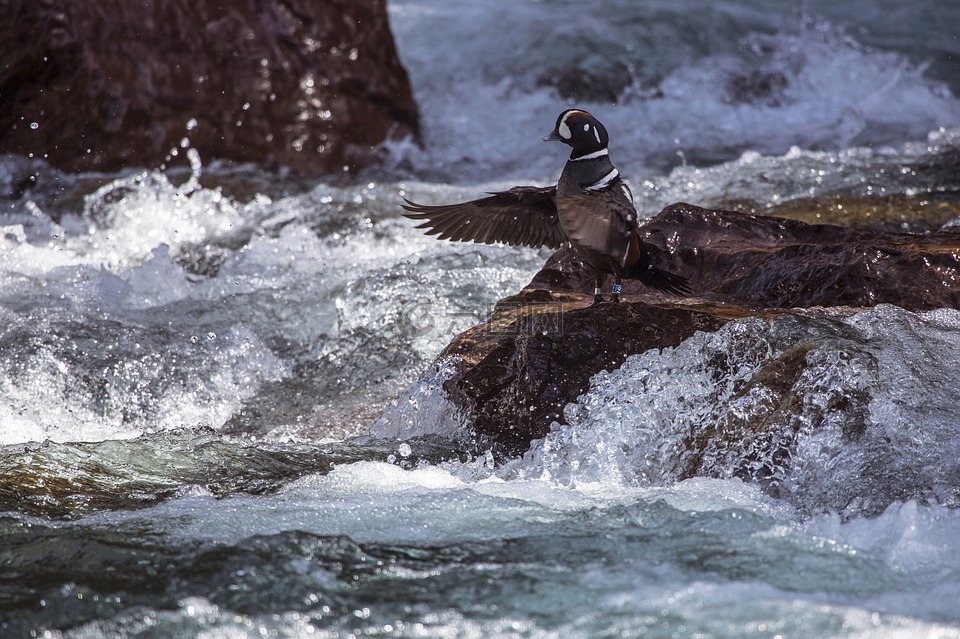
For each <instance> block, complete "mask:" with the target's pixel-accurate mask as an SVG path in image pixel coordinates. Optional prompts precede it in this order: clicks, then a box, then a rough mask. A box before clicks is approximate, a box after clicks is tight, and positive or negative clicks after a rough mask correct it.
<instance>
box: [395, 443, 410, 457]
mask: <svg viewBox="0 0 960 639" xmlns="http://www.w3.org/2000/svg"><path fill="white" fill-rule="evenodd" d="M397 452H398V453H400V456H401V457H409V456H410V455H411V454H412V453H413V449H412V448H411V447H410V444H408V443H407V442H403V443H402V444H400V447H399V448H398V449H397Z"/></svg>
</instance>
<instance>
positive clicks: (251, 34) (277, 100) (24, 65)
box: [0, 0, 418, 174]
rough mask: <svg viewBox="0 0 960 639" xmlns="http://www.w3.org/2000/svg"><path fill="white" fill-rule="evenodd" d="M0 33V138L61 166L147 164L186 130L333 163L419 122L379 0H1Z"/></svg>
mask: <svg viewBox="0 0 960 639" xmlns="http://www.w3.org/2000/svg"><path fill="white" fill-rule="evenodd" d="M0 43H2V44H0V151H5V152H10V153H14V154H18V155H23V156H28V157H32V158H42V159H45V160H47V161H48V162H49V163H50V164H52V165H53V166H55V167H58V168H61V169H64V170H69V171H82V170H116V169H119V168H122V167H127V166H156V165H158V164H161V163H163V162H164V161H165V159H166V158H167V157H168V155H169V154H170V152H171V150H173V149H180V148H181V146H182V143H181V141H182V140H184V139H188V140H189V145H190V146H192V147H193V148H195V149H197V150H198V151H199V152H200V155H201V157H202V158H203V159H204V160H208V159H213V158H223V159H229V160H236V161H251V162H256V163H259V164H261V165H267V166H271V167H280V166H285V167H290V168H292V169H294V170H296V171H298V172H301V173H305V174H319V173H328V172H339V171H342V170H344V168H345V167H347V168H349V169H356V168H359V167H363V166H367V165H369V164H371V163H373V162H375V161H376V160H377V158H378V151H377V146H378V145H379V144H380V143H381V142H383V141H384V140H387V139H399V138H401V137H403V136H409V135H415V134H416V132H417V128H418V121H417V110H416V105H415V103H414V100H413V96H412V93H411V90H410V85H409V82H408V78H407V75H406V72H405V71H404V69H403V68H402V66H401V65H400V62H399V59H398V57H397V53H396V49H395V47H394V44H393V38H392V36H391V34H390V30H389V25H388V23H387V14H386V6H385V3H384V2H383V0H361V1H359V2H351V3H327V2H309V1H308V0H283V1H281V0H268V1H267V2H259V1H254V0H241V1H239V2H233V3H221V2H213V1H212V0H198V1H197V2H155V1H153V0H150V1H147V2H137V3H129V2H123V1H121V0H109V1H107V2H95V3H76V2H63V1H61V0H14V1H13V2H5V3H2V4H0ZM181 152H182V149H181Z"/></svg>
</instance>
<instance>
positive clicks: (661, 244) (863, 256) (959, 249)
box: [529, 204, 960, 310]
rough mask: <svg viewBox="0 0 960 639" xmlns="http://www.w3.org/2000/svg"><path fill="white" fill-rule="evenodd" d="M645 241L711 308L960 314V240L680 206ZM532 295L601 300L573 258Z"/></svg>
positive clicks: (560, 262)
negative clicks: (891, 307)
mask: <svg viewBox="0 0 960 639" xmlns="http://www.w3.org/2000/svg"><path fill="white" fill-rule="evenodd" d="M643 237H644V241H645V242H647V244H648V245H650V246H651V247H652V252H653V253H654V256H655V258H656V263H657V264H658V265H659V266H661V267H662V268H665V269H667V270H668V271H673V272H675V273H679V274H681V275H683V276H684V277H686V278H687V279H689V280H690V282H691V284H692V285H693V288H694V291H695V293H696V295H697V296H698V297H703V298H706V299H711V300H715V301H722V302H724V303H732V304H742V305H743V304H745V305H748V306H754V307H758V308H795V307H799V308H807V307H811V306H855V307H865V306H875V305H877V304H884V303H886V304H895V305H896V306H900V307H902V308H906V309H908V310H929V309H934V308H944V307H946V308H960V281H958V278H960V232H946V231H944V232H938V233H929V234H911V233H891V232H886V231H877V230H869V229H856V228H848V227H842V226H833V225H828V224H807V223H804V222H800V221H797V220H789V219H783V218H778V217H766V216H756V215H747V214H744V213H734V212H730V211H717V210H710V209H703V208H700V207H697V206H693V205H690V204H674V205H671V206H669V207H667V208H666V209H664V210H663V211H662V212H661V213H660V214H659V215H658V216H657V217H655V218H653V219H652V220H651V221H650V222H649V223H648V224H646V225H645V226H644V235H643ZM529 287H530V288H547V289H550V290H553V291H575V292H579V293H589V292H592V291H593V284H592V281H591V280H590V278H589V277H588V276H587V273H586V272H585V269H583V267H582V266H581V265H580V263H579V260H578V259H577V258H576V255H574V254H573V253H572V251H560V252H558V253H556V254H555V255H554V256H552V257H551V258H550V260H549V261H548V262H547V264H546V265H545V266H544V268H543V270H541V271H540V272H539V273H538V274H537V275H536V276H535V277H534V278H533V281H532V282H531V283H530V285H529ZM624 291H625V292H626V294H628V295H647V294H650V290H649V289H647V288H646V287H644V285H643V284H640V283H639V282H625V283H624Z"/></svg>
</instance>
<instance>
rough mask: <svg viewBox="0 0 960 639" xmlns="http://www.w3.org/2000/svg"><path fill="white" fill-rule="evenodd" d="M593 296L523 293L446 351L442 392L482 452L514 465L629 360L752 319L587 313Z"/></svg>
mask: <svg viewBox="0 0 960 639" xmlns="http://www.w3.org/2000/svg"><path fill="white" fill-rule="evenodd" d="M592 302H593V296H592V294H591V295H587V294H580V293H551V292H550V291H546V290H542V289H539V290H529V289H527V290H524V291H523V292H521V293H520V294H519V295H515V296H513V297H508V298H506V299H504V300H502V301H501V302H500V303H499V304H498V305H497V307H496V309H495V311H494V313H493V316H492V317H491V319H490V320H489V321H488V322H485V323H483V324H481V325H479V326H476V327H474V328H472V329H470V330H468V331H466V332H464V333H462V334H461V335H459V336H458V337H457V338H456V339H454V341H453V342H452V343H451V344H450V345H449V346H447V348H446V349H445V350H444V352H443V353H442V354H441V356H440V357H441V359H443V358H447V357H450V356H456V361H457V362H458V368H459V370H458V372H457V373H456V374H454V375H453V376H452V377H451V378H450V379H449V380H447V381H446V382H445V383H444V389H445V390H446V391H447V394H448V396H449V397H450V399H451V400H452V401H453V402H454V403H455V404H457V405H458V406H459V407H461V408H462V409H465V411H466V412H467V413H468V414H470V415H471V416H472V418H473V429H474V431H475V433H476V434H477V436H478V439H479V443H480V445H481V446H482V447H492V448H493V449H494V450H495V451H497V452H498V453H503V454H507V455H514V454H518V453H521V452H523V451H524V450H526V448H527V447H528V446H529V444H530V441H531V440H533V439H537V438H540V437H543V436H544V435H546V433H547V432H548V431H549V428H550V424H551V423H552V422H554V421H560V422H562V421H563V407H564V406H565V405H566V404H568V403H569V402H571V401H573V400H575V399H576V398H577V396H579V395H580V394H581V393H583V392H584V391H585V390H586V389H587V388H588V387H589V384H590V377H591V376H593V375H595V374H596V373H599V372H600V371H602V370H613V369H615V368H617V367H618V366H620V365H621V364H622V363H623V360H624V359H626V358H627V357H628V356H630V355H634V354H636V353H641V352H643V351H646V350H649V349H651V348H663V347H666V346H676V345H677V344H679V343H680V342H682V341H683V340H685V339H686V338H688V337H690V336H691V335H693V333H694V332H695V331H698V330H701V331H713V330H716V329H717V328H719V327H720V326H721V325H723V324H724V323H725V322H727V321H729V319H732V318H735V317H740V316H743V315H744V314H747V313H752V312H754V311H746V310H744V309H740V308H725V307H722V306H718V305H712V304H696V303H692V304H689V305H682V304H676V303H667V302H664V303H657V302H652V303H650V302H645V301H628V302H625V303H621V304H606V305H602V306H599V307H595V308H591V307H590V305H591V304H592Z"/></svg>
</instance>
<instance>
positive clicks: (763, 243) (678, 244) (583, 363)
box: [441, 204, 960, 476]
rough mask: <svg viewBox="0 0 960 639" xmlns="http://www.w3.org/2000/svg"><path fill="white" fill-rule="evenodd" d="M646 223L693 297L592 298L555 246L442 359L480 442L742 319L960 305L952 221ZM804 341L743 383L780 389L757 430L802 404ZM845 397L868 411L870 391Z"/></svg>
mask: <svg viewBox="0 0 960 639" xmlns="http://www.w3.org/2000/svg"><path fill="white" fill-rule="evenodd" d="M644 232H645V238H644V239H645V241H646V242H647V243H648V244H649V245H650V247H651V250H652V251H653V252H654V254H655V259H656V261H657V264H658V265H659V266H661V267H662V268H665V269H667V270H669V271H672V272H675V273H678V274H681V275H683V276H684V277H686V278H688V279H689V280H690V282H691V284H692V286H693V288H694V291H695V295H694V297H692V298H689V299H678V298H668V297H664V296H662V295H658V294H651V292H650V291H648V290H646V289H645V288H644V287H643V285H642V284H640V283H639V282H627V283H625V285H624V293H625V297H626V301H625V302H623V303H621V304H609V303H607V304H603V305H600V306H595V307H591V306H590V303H591V301H592V291H593V284H592V281H591V278H590V277H589V275H588V273H587V271H586V269H585V268H584V267H583V266H582V265H581V264H580V263H579V260H578V259H577V257H576V255H575V254H574V253H572V252H571V251H559V252H557V253H556V254H554V255H553V256H552V257H551V258H550V260H549V261H548V262H547V264H546V265H545V266H544V268H543V269H542V270H541V271H540V272H539V273H537V275H536V276H535V277H534V278H533V281H532V282H531V283H530V285H529V286H528V287H527V288H525V289H524V291H522V292H521V293H520V294H518V295H516V296H513V297H509V298H506V299H504V300H502V301H501V302H500V303H499V304H498V305H497V307H496V309H495V310H494V312H493V315H492V317H491V318H490V319H489V321H487V322H485V323H483V324H480V325H478V326H476V327H474V328H472V329H470V330H468V331H466V332H464V333H463V334H461V335H459V336H457V337H456V338H455V339H454V340H453V342H452V343H451V344H450V345H448V346H447V348H446V350H445V351H444V352H443V353H442V355H441V359H443V360H444V361H448V362H449V361H453V362H456V364H455V372H454V374H453V375H452V377H450V378H449V379H448V380H447V381H446V382H445V384H444V388H445V390H446V392H447V394H448V396H449V398H450V399H451V400H452V401H453V402H454V403H455V404H456V405H457V406H458V407H459V408H460V409H461V410H463V411H464V412H465V413H466V414H468V415H469V416H470V417H471V420H472V421H471V423H472V429H473V432H474V433H475V435H476V436H477V438H478V440H479V443H480V445H481V446H489V447H492V448H493V449H494V450H495V451H498V452H500V453H502V454H506V455H516V454H520V453H522V452H524V451H525V450H526V449H527V448H528V447H529V445H530V443H531V442H532V441H533V440H536V439H539V438H542V437H544V436H545V435H546V434H547V433H548V432H550V430H551V426H552V425H553V424H554V423H559V424H561V425H562V424H564V423H565V420H566V417H565V415H564V407H565V406H567V405H568V404H570V403H572V402H575V401H576V399H577V397H578V396H580V395H581V394H582V393H583V392H585V391H586V390H587V389H588V388H589V386H590V379H591V377H592V376H594V375H596V374H597V373H599V372H601V371H603V370H614V369H616V368H618V367H619V366H620V365H621V364H622V363H623V362H624V360H625V359H626V358H627V357H629V356H631V355H635V354H638V353H643V352H645V351H649V350H652V349H664V348H668V347H675V346H677V345H678V344H680V343H681V342H683V341H684V340H686V339H688V338H689V337H691V336H692V335H694V333H696V332H697V331H704V332H713V331H716V330H718V329H719V328H720V327H721V326H723V325H724V324H726V323H727V322H729V321H730V320H733V319H739V318H746V317H760V318H771V317H775V316H781V315H790V314H797V313H800V312H801V311H799V310H798V309H802V308H811V307H838V308H837V310H836V311H835V312H839V313H841V314H851V313H853V312H854V311H855V310H856V309H857V308H861V307H869V306H875V305H878V304H893V305H896V306H899V307H901V308H904V309H907V310H913V311H920V310H928V309H935V308H944V307H947V308H960V233H957V232H947V231H944V232H939V233H933V234H927V235H910V234H905V233H889V232H882V231H874V230H860V229H853V228H844V227H839V226H827V225H810V224H806V223H804V222H799V221H795V220H787V219H780V218H773V217H759V216H752V215H746V214H742V213H733V212H728V211H718V210H708V209H702V208H699V207H695V206H691V205H688V204H676V205H673V206H670V207H668V208H667V209H665V210H664V211H663V212H662V213H661V214H660V215H659V216H657V217H656V218H654V219H652V220H651V221H650V222H649V223H648V224H647V225H646V226H645V227H644ZM809 350H810V345H809V344H804V343H802V342H801V343H798V344H797V345H796V346H795V347H794V348H792V349H791V350H789V351H787V352H785V353H783V354H782V355H778V356H776V357H772V358H771V360H770V361H769V362H766V363H764V364H763V365H762V366H760V367H759V369H758V370H759V371H760V372H759V373H758V376H757V377H756V379H751V380H748V381H747V382H745V384H746V385H745V387H744V389H743V392H744V393H749V392H750V388H751V385H754V386H762V387H763V388H765V389H769V392H771V393H773V394H774V395H777V396H780V397H781V400H779V401H777V402H773V403H771V406H772V408H771V410H770V411H769V412H770V414H769V415H767V414H766V413H764V414H763V415H756V416H754V417H752V418H751V424H752V426H751V429H752V432H754V433H756V432H759V431H762V430H763V429H764V428H765V427H766V425H768V424H770V423H773V422H778V423H779V422H782V421H784V420H783V419H781V418H782V416H783V414H785V413H787V412H790V411H793V410H794V409H798V407H799V406H801V405H802V403H803V398H802V397H796V396H793V395H791V393H789V392H787V390H788V389H789V388H791V387H792V386H793V385H794V382H795V381H796V379H797V378H799V377H800V376H802V375H803V374H804V371H805V370H806V369H807V368H808V366H809V364H808V362H807V352H808V351H809ZM451 356H452V357H451ZM838 401H840V400H838ZM844 401H846V402H847V404H845V405H849V406H854V405H855V407H857V410H861V411H862V407H863V405H864V404H865V403H866V401H867V399H866V398H865V397H853V398H847V399H846V400H844ZM842 403H843V402H841V404H842ZM721 432H726V431H725V430H724V429H722V428H720V427H719V426H718V427H716V428H714V429H713V430H710V429H709V428H707V429H704V430H701V431H699V434H691V435H690V437H689V438H688V440H687V446H688V451H687V452H686V453H685V454H684V459H685V460H686V461H685V464H686V466H685V469H684V471H683V473H682V475H683V476H692V475H696V474H698V472H699V471H700V470H701V466H702V461H703V459H704V457H705V455H707V454H708V453H709V450H710V449H711V447H714V446H716V445H718V440H717V438H718V437H719V436H720V435H719V434H720V433H721ZM727 434H729V433H727ZM725 436H726V435H725ZM761 439H762V438H761ZM784 454H788V453H787V452H784Z"/></svg>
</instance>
